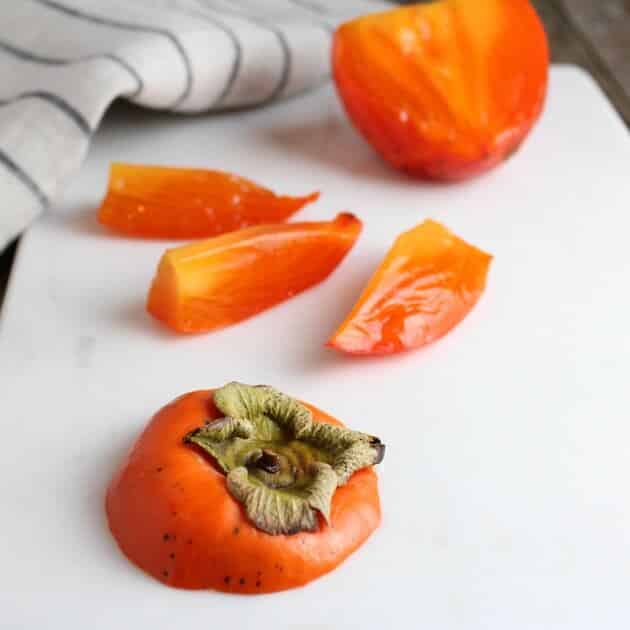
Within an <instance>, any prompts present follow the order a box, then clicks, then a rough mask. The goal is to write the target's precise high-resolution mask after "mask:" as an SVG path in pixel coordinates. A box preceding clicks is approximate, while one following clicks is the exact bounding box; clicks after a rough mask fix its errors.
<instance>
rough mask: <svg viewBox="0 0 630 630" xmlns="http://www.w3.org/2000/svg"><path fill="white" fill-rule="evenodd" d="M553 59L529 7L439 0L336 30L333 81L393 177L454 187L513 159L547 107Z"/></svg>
mask: <svg viewBox="0 0 630 630" xmlns="http://www.w3.org/2000/svg"><path fill="white" fill-rule="evenodd" d="M548 69H549V49H548V44H547V37H546V34H545V31H544V28H543V25H542V23H541V21H540V19H539V17H538V15H537V14H536V11H535V10H534V8H533V7H532V6H531V4H530V2H529V0H483V1H475V0H439V1H437V2H432V3H430V4H417V5H412V6H409V7H401V8H395V9H392V10H390V11H386V12H384V13H375V14H371V15H367V16H364V17H360V18H358V19H355V20H352V21H350V22H348V23H346V24H343V25H342V26H341V27H339V29H338V30H337V32H336V34H335V37H334V47H333V74H334V78H335V82H336V85H337V89H338V92H339V94H340V96H341V98H342V100H343V103H344V105H345V108H346V110H347V112H348V114H349V116H350V119H351V120H352V121H353V122H354V124H355V125H356V126H357V128H358V129H359V130H360V131H361V132H362V133H363V135H364V136H365V137H366V139H367V140H368V141H369V142H370V143H371V144H372V145H373V146H374V148H375V149H376V150H377V151H378V152H379V153H380V154H381V155H382V156H383V157H384V158H385V160H387V161H388V162H390V163H391V164H392V165H393V166H394V167H396V168H399V169H401V170H404V171H407V172H408V173H410V174H412V175H416V176H419V177H423V178H429V179H439V180H457V179H462V178H465V177H469V176H472V175H475V174H478V173H481V172H483V171H485V170H487V169H489V168H491V167H492V166H494V165H496V164H497V163H499V162H500V161H502V160H503V159H505V158H506V157H507V156H508V155H510V154H511V153H512V152H513V151H514V150H515V149H516V148H517V147H518V146H519V144H520V143H521V142H522V141H523V140H524V138H525V137H526V135H527V134H528V132H529V130H530V129H531V128H532V126H533V124H534V123H535V121H536V119H537V118H538V116H539V114H540V112H541V109H542V107H543V103H544V99H545V95H546V90H547V79H548Z"/></svg>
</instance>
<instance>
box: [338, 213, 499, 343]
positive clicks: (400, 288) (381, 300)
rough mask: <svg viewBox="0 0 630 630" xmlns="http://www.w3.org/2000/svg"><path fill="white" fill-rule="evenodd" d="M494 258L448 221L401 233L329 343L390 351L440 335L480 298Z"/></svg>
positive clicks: (427, 341) (461, 317)
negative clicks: (456, 232) (447, 225)
mask: <svg viewBox="0 0 630 630" xmlns="http://www.w3.org/2000/svg"><path fill="white" fill-rule="evenodd" d="M491 260H492V256H490V255H489V254H486V253H485V252H483V251H481V250H480V249H477V248H476V247H474V246H472V245H469V244H468V243H466V242H465V241H463V240H462V239H460V238H458V237H457V236H455V235H454V234H453V233H452V232H450V231H449V230H448V229H446V228H445V227H444V226H443V225H440V224H439V223H437V222H435V221H431V220H428V221H425V222H424V223H421V224H420V225H418V226H417V227H415V228H414V229H412V230H409V231H408V232H404V233H403V234H401V235H400V236H399V237H398V239H397V240H396V242H395V243H394V245H393V247H392V248H391V250H390V251H389V252H388V254H387V256H386V257H385V259H384V260H383V262H382V263H381V265H380V267H379V268H378V269H377V271H376V273H375V274H374V275H373V276H372V278H371V280H370V282H369V283H368V285H367V287H366V288H365V290H364V292H363V294H362V295H361V297H360V298H359V301H358V302H357V303H356V305H355V306H354V308H353V309H352V311H351V312H350V314H349V315H348V317H347V319H346V320H345V321H344V322H343V323H342V324H341V326H340V327H339V329H338V330H337V331H336V332H335V334H334V335H333V336H332V338H331V339H330V341H329V342H328V344H327V345H329V346H331V347H333V348H336V349H337V350H341V351H343V352H347V353H350V354H391V353H394V352H401V351H403V350H409V349H411V348H418V347H420V346H424V345H426V344H428V343H431V342H432V341H435V340H436V339H439V338H440V337H442V336H443V335H445V334H446V333H447V332H449V331H450V330H451V329H452V328H453V327H454V326H456V325H457V324H458V323H459V322H460V321H461V320H462V319H463V318H464V317H465V316H466V315H467V314H468V313H469V312H470V310H471V309H472V308H473V306H474V305H475V304H476V303H477V300H478V299H479V297H480V296H481V294H482V293H483V291H484V288H485V285H486V275H487V273H488V268H489V265H490V262H491Z"/></svg>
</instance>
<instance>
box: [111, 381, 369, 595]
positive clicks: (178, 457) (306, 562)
mask: <svg viewBox="0 0 630 630" xmlns="http://www.w3.org/2000/svg"><path fill="white" fill-rule="evenodd" d="M212 394H213V390H203V391H196V392H191V393H189V394H185V395H184V396H181V397H180V398H177V399H176V400H175V401H173V402H172V403H170V404H169V405H167V406H166V407H164V408H163V409H162V410H160V411H159V412H158V413H157V414H156V415H155V416H154V418H153V419H152V421H151V422H150V423H149V425H148V426H147V427H146V429H145V430H144V432H143V433H142V435H141V436H140V437H139V439H138V440H137V442H136V444H135V445H134V447H133V449H132V450H131V452H130V454H129V455H128V457H127V459H126V461H125V462H124V463H123V465H122V466H121V468H120V470H119V471H118V472H117V473H116V475H115V476H114V478H113V480H112V481H111V483H110V485H109V488H108V490H107V495H106V501H105V508H106V512H107V518H108V523H109V527H110V530H111V532H112V534H113V536H114V538H115V539H116V541H117V543H118V545H119V547H120V549H121V550H122V552H123V553H124V554H125V555H126V556H127V557H128V558H129V560H131V562H133V563H134V564H135V565H137V566H138V567H140V568H141V569H142V570H144V571H146V572H147V573H149V574H150V575H152V576H153V577H155V578H156V579H158V580H160V581H161V582H163V583H164V584H167V585H169V586H173V587H177V588H186V589H213V590H218V591H225V592H230V593H248V594H255V593H271V592H275V591H282V590H286V589H290V588H295V587H298V586H303V585H304V584H307V583H308V582H310V581H312V580H314V579H316V578H318V577H320V576H321V575H324V574H325V573H328V572H329V571H332V570H333V569H334V568H335V567H337V566H338V565H339V564H341V563H342V562H343V561H344V560H345V559H346V558H347V557H348V556H349V555H350V554H351V553H353V552H354V551H355V550H356V549H357V548H358V547H359V546H361V545H362V544H363V543H364V542H365V541H366V540H367V538H368V537H369V536H370V535H371V533H372V532H373V531H374V530H375V529H376V528H377V527H378V525H379V523H380V518H381V512H380V502H379V495H378V485H377V477H376V473H375V472H374V471H373V469H372V468H366V469H363V470H361V471H359V472H357V473H355V474H354V475H353V476H352V477H351V478H350V480H349V481H348V483H347V484H346V485H345V486H343V487H340V488H338V489H337V491H336V492H335V495H334V497H333V502H332V510H331V521H330V525H326V524H325V523H324V522H323V520H321V519H320V527H319V530H318V531H316V532H312V533H311V532H308V533H305V532H301V533H298V534H295V535H292V536H283V535H280V536H272V535H270V534H266V533H264V532H262V531H260V530H258V529H257V528H256V527H255V526H254V525H253V524H252V523H251V522H250V521H249V520H248V518H247V516H246V514H245V512H244V510H243V509H242V507H241V506H240V504H239V503H238V502H237V501H236V500H235V499H234V498H233V497H232V496H231V495H230V493H229V491H228V489H227V487H226V478H225V475H224V474H223V473H222V472H219V470H218V469H217V468H216V467H215V466H214V465H213V463H212V462H211V461H210V460H209V458H208V457H207V456H205V455H203V454H202V453H201V452H200V451H197V450H196V449H195V448H193V447H191V446H189V445H186V444H184V443H183V442H182V438H183V436H185V435H186V434H187V433H188V432H189V431H191V430H193V429H195V428H197V427H199V426H201V425H203V423H204V422H205V421H207V420H213V419H216V418H218V417H220V415H221V414H220V413H219V411H218V410H217V409H216V407H215V406H214V403H213V398H212ZM303 404H306V403H303ZM306 406H307V407H308V408H309V409H310V410H311V411H312V413H313V420H314V421H315V422H327V423H330V424H336V425H341V423H340V422H339V421H338V420H335V419H334V418H332V417H331V416H329V415H327V414H325V413H324V412H322V411H320V410H319V409H317V408H315V407H313V406H311V405H308V404H306Z"/></svg>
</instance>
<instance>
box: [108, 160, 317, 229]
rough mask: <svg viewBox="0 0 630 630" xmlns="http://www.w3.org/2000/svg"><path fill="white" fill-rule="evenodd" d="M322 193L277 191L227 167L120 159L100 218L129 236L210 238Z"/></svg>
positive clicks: (288, 211) (270, 218) (289, 210)
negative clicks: (300, 194) (176, 165)
mask: <svg viewBox="0 0 630 630" xmlns="http://www.w3.org/2000/svg"><path fill="white" fill-rule="evenodd" d="M318 197H319V193H312V194H310V195H306V196H304V197H286V196H277V195H275V194H274V193H273V192H271V191H270V190H267V189H266V188H263V187H262V186H259V185H258V184H255V183H254V182H252V181H250V180H247V179H245V178H243V177H239V176H238V175H233V174H231V173H225V172H222V171H211V170H205V169H192V168H173V167H163V166H142V165H137V164H121V163H114V164H112V165H111V166H110V172H109V185H108V190H107V195H106V196H105V198H104V199H103V202H102V203H101V206H100V208H99V211H98V220H99V222H100V223H102V224H103V225H105V226H106V227H108V228H109V229H111V230H112V231H114V232H118V233H120V234H125V235H128V236H139V237H148V238H182V239H183V238H208V237H211V236H217V235H219V234H223V233H225V232H231V231H232V230H239V229H241V228H244V227H248V226H251V225H259V224H261V223H279V222H280V221H285V220H286V219H288V218H289V217H290V216H291V215H292V214H294V213H295V212H297V211H298V210H299V209H300V208H302V207H303V206H305V205H306V204H307V203H310V202H312V201H315V200H316V199H317V198H318Z"/></svg>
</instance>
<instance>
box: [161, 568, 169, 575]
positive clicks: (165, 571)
mask: <svg viewBox="0 0 630 630" xmlns="http://www.w3.org/2000/svg"><path fill="white" fill-rule="evenodd" d="M162 575H163V576H164V577H168V571H167V570H166V569H164V571H162Z"/></svg>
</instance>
